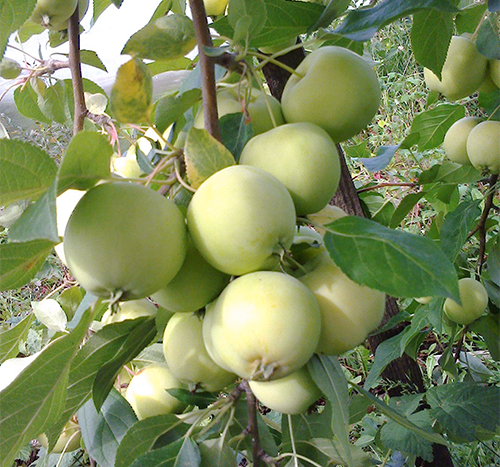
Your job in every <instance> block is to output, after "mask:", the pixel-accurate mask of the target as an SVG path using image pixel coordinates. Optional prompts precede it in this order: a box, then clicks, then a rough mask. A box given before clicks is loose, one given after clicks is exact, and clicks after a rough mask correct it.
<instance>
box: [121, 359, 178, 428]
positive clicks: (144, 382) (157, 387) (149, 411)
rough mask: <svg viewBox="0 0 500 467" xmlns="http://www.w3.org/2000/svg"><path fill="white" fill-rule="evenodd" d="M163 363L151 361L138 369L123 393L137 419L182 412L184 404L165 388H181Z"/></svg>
mask: <svg viewBox="0 0 500 467" xmlns="http://www.w3.org/2000/svg"><path fill="white" fill-rule="evenodd" d="M183 387H184V386H183V384H182V383H181V382H180V381H179V380H178V379H177V378H176V377H175V376H174V375H173V374H172V372H171V371H170V370H169V368H168V366H167V365H166V364H165V363H151V364H149V365H147V366H145V367H144V368H142V369H141V370H139V371H138V372H137V373H136V374H135V375H134V377H133V378H132V379H131V380H130V383H129V385H128V388H127V392H126V393H125V399H127V401H128V403H129V404H130V405H131V406H132V408H133V409H134V412H135V414H136V415H137V418H138V419H139V420H143V419H145V418H148V417H153V416H154V415H163V414H168V413H178V412H182V411H183V410H184V408H185V405H184V404H183V403H182V402H181V401H179V400H178V399H176V398H175V397H174V396H171V395H170V394H169V393H168V392H167V389H175V388H183Z"/></svg>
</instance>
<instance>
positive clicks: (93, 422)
mask: <svg viewBox="0 0 500 467" xmlns="http://www.w3.org/2000/svg"><path fill="white" fill-rule="evenodd" d="M136 422H137V417H136V416H135V413H134V411H133V410H132V407H130V405H129V404H128V402H127V401H126V400H125V399H124V398H123V396H121V395H120V394H119V393H118V391H116V390H113V391H111V392H110V393H109V395H108V397H107V398H106V400H105V401H104V404H103V405H102V408H101V410H100V411H99V412H97V411H96V409H95V407H94V404H93V403H92V401H88V402H87V403H86V404H85V405H84V406H83V407H82V408H81V409H80V410H78V423H79V425H80V428H81V430H82V438H83V441H84V443H85V449H86V451H87V452H88V454H89V456H91V457H92V458H93V459H95V460H96V461H97V463H98V465H99V466H100V467H114V465H115V458H116V452H117V450H118V446H119V445H120V442H121V440H122V439H123V438H124V436H125V434H126V433H127V430H128V429H129V428H130V427H131V426H133V425H134V423H136Z"/></svg>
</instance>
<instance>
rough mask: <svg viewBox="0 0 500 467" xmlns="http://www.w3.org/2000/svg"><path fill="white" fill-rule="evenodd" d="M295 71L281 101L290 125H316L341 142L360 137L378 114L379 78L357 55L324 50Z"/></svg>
mask: <svg viewBox="0 0 500 467" xmlns="http://www.w3.org/2000/svg"><path fill="white" fill-rule="evenodd" d="M296 72H297V75H291V76H290V78H289V80H288V81H287V83H286V85H285V89H284V91H283V96H282V99H281V105H282V108H283V115H284V116H285V120H286V121H287V122H288V123H295V122H311V123H315V124H316V125H319V126H320V127H322V128H323V129H324V130H326V131H327V132H328V134H329V135H330V136H331V137H332V139H333V140H334V141H335V142H336V143H339V142H341V141H345V140H346V139H348V138H350V137H352V136H354V135H356V134H358V133H359V132H360V131H361V130H363V129H364V128H365V127H366V126H367V125H368V124H369V123H370V121H371V119H372V118H373V116H374V115H375V114H376V113H377V110H378V107H379V103H380V85H379V82H378V79H377V75H376V74H375V72H374V71H373V69H372V67H371V66H370V65H369V64H368V63H367V62H366V61H365V60H364V59H363V58H361V57H360V56H359V55H357V54H355V53H354V52H351V51H350V50H348V49H344V48H342V47H336V46H326V47H321V48H320V49H317V50H315V51H314V52H312V53H311V54H310V55H308V56H307V57H306V58H305V59H304V60H303V61H302V63H301V64H300V65H299V66H298V67H297V69H296Z"/></svg>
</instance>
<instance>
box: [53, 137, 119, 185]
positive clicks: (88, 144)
mask: <svg viewBox="0 0 500 467" xmlns="http://www.w3.org/2000/svg"><path fill="white" fill-rule="evenodd" d="M112 154H113V148H112V147H111V145H110V144H109V142H108V140H107V138H106V136H104V135H101V134H99V133H96V132H93V131H81V132H80V133H77V134H76V135H75V136H74V137H73V139H72V140H71V142H70V144H69V146H68V149H67V150H66V153H65V154H64V157H63V160H62V162H61V165H60V166H59V173H58V175H57V179H58V186H57V192H58V193H59V194H60V193H62V192H64V191H66V190H67V189H68V188H75V189H77V190H88V189H89V188H92V187H93V186H94V185H95V184H96V183H97V182H98V181H99V180H101V179H103V178H104V179H105V178H109V177H110V175H111V169H110V161H111V155H112Z"/></svg>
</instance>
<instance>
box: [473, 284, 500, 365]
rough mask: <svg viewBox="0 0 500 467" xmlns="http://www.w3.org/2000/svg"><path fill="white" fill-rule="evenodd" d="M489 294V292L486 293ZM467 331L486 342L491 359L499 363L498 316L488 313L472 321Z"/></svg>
mask: <svg viewBox="0 0 500 467" xmlns="http://www.w3.org/2000/svg"><path fill="white" fill-rule="evenodd" d="M488 294H489V291H488ZM469 329H470V330H471V331H473V332H476V333H478V334H479V335H480V336H481V337H482V338H483V339H484V341H485V342H486V345H487V346H488V350H489V351H490V354H491V358H493V360H495V361H497V362H500V322H499V315H498V314H493V313H488V314H487V315H486V316H482V317H481V318H479V319H478V320H476V321H474V322H473V323H472V324H471V325H470V326H469Z"/></svg>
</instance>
